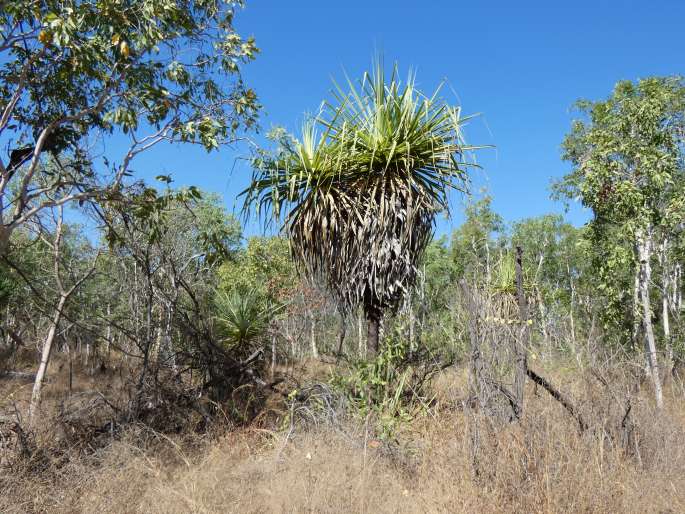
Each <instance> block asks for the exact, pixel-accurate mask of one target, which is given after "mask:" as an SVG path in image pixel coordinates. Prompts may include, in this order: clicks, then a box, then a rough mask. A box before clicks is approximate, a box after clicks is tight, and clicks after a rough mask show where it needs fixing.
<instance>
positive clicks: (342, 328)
mask: <svg viewBox="0 0 685 514" xmlns="http://www.w3.org/2000/svg"><path fill="white" fill-rule="evenodd" d="M345 321H346V318H345V316H344V315H343V314H341V315H340V329H339V332H338V351H337V352H336V356H335V360H336V361H337V360H338V359H339V358H340V356H341V355H342V351H343V344H344V343H345V334H346V333H347V324H346V323H345Z"/></svg>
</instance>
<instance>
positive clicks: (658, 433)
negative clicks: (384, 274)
mask: <svg viewBox="0 0 685 514" xmlns="http://www.w3.org/2000/svg"><path fill="white" fill-rule="evenodd" d="M325 368H326V367H325V366H320V365H317V364H313V363H310V364H309V365H308V369H313V370H315V373H314V374H320V373H322V372H324V371H325ZM553 368H554V367H553ZM555 370H556V371H555ZM546 373H547V374H548V376H552V377H553V378H554V380H555V381H556V383H557V384H559V385H560V387H563V388H564V389H565V390H566V391H568V392H569V394H570V395H571V396H572V397H573V398H574V399H575V400H576V401H577V402H578V403H579V404H580V405H582V406H583V412H584V414H585V415H586V417H588V419H589V420H590V421H591V422H592V425H593V429H592V430H589V431H587V432H586V433H583V434H581V433H579V431H578V429H577V425H576V424H575V423H574V422H573V420H571V419H570V417H569V416H568V414H567V412H566V411H565V410H563V408H561V407H560V406H559V404H558V403H556V402H555V401H554V400H552V399H550V398H549V397H548V395H547V394H546V393H545V392H544V391H541V390H536V388H535V387H533V386H532V385H529V386H528V389H527V408H526V414H525V416H524V418H523V420H522V421H521V422H520V423H499V424H498V423H494V422H492V421H491V420H489V419H488V418H485V417H484V416H482V415H480V414H479V413H477V412H474V411H473V410H470V409H466V410H465V409H464V408H463V400H464V397H465V390H466V378H465V376H466V374H465V372H464V371H463V370H452V371H449V372H446V373H443V374H442V375H441V376H440V377H438V379H437V380H436V381H435V382H434V384H433V386H432V387H433V388H434V393H435V395H436V401H435V404H434V407H433V409H431V412H430V413H429V414H427V415H425V416H421V417H419V418H417V419H415V420H413V421H412V422H410V423H408V424H407V425H406V426H404V427H403V428H402V430H401V431H400V432H399V433H398V434H397V437H396V438H395V439H393V440H391V441H380V440H378V439H376V438H375V436H374V435H373V433H372V431H371V429H370V428H369V424H368V423H365V422H364V420H353V419H347V420H345V421H342V422H340V423H336V424H330V423H328V424H324V423H322V424H320V425H319V426H316V425H312V426H310V428H308V429H306V430H305V429H298V430H294V431H289V430H279V429H278V428H277V427H275V426H264V424H262V425H261V426H258V425H254V426H250V427H242V428H240V429H234V430H230V431H228V432H226V433H224V434H223V435H221V436H219V437H216V436H214V437H210V436H207V435H204V436H198V435H189V434H180V435H177V436H174V437H169V436H164V435H161V434H159V433H156V432H152V431H150V430H149V429H146V428H143V427H141V426H131V427H130V428H129V429H127V432H126V433H125V434H124V435H122V436H121V437H118V438H116V439H113V440H112V442H111V443H110V444H107V445H105V446H104V447H102V448H98V449H97V450H94V451H92V452H83V451H81V453H80V454H79V455H80V456H78V457H74V458H70V459H66V460H64V461H62V462H59V463H55V462H52V463H51V462H49V461H48V462H45V463H43V464H42V465H43V468H42V469H35V468H34V469H32V470H24V471H21V470H19V471H14V472H13V473H12V474H8V473H5V474H4V475H3V474H2V472H0V486H1V487H0V488H1V489H2V491H3V494H2V496H1V497H0V512H3V513H14V512H58V513H59V512H101V513H109V512H111V513H125V512H132V513H133V512H140V513H188V512H193V513H209V512H241V513H242V512H255V513H257V512H298V513H299V512H368V513H381V512H430V513H433V512H540V513H543V512H544V513H547V512H607V513H608V512H612V513H613V512H635V513H638V512H655V513H679V512H685V402H684V401H683V400H684V397H683V393H682V391H683V390H682V387H681V386H680V385H679V384H677V383H671V384H670V386H669V387H667V394H666V408H665V410H664V411H663V412H660V413H657V412H656V411H655V410H654V408H653V407H652V402H651V401H650V397H649V391H646V390H645V391H643V393H641V394H640V395H639V398H638V399H637V400H635V401H634V405H633V407H632V409H631V414H630V418H629V423H630V426H629V427H628V428H629V429H630V430H624V429H623V428H625V427H621V428H620V429H619V428H618V427H619V426H620V423H621V421H622V420H621V419H620V418H621V416H622V414H623V413H624V409H623V407H622V405H620V403H621V398H620V397H618V396H616V397H612V395H607V394H604V393H603V392H602V391H603V389H602V388H600V387H596V384H595V385H591V384H593V383H594V382H592V381H590V380H581V379H578V378H574V374H573V373H569V372H568V370H565V369H563V368H562V367H561V366H558V367H556V368H554V369H552V370H550V369H548V370H547V371H546ZM57 375H58V377H59V374H57ZM575 376H578V375H575ZM87 380H88V381H92V382H86V381H87ZM100 380H101V382H100V384H99V385H100V386H102V385H103V383H104V381H106V380H114V378H112V377H110V378H101V379H100ZM14 382H15V383H14V384H13V385H12V387H13V394H14V397H15V399H16V398H17V397H21V396H22V395H23V394H25V393H23V392H22V391H24V389H22V387H23V386H20V385H19V384H17V383H16V381H14ZM79 382H82V383H83V384H84V385H83V387H84V389H85V388H88V387H95V386H96V385H97V380H96V379H95V378H93V377H89V378H87V379H86V378H81V377H79ZM614 386H615V390H617V391H619V390H622V389H621V387H620V384H614ZM2 387H3V391H4V392H3V395H4V396H3V397H4V398H5V403H4V406H5V407H7V405H8V403H7V393H8V390H9V389H8V388H9V387H10V386H9V385H8V383H4V384H3V385H2ZM48 388H49V389H50V388H52V389H53V391H52V396H50V395H49V394H46V398H49V397H52V398H57V397H59V396H60V394H62V393H60V391H62V392H63V388H64V381H63V380H62V379H59V378H56V379H55V380H54V381H53V383H52V384H50V385H49V386H48ZM45 437H47V435H46V436H45ZM626 437H627V439H625V440H624V439H622V438H626ZM74 451H76V450H74Z"/></svg>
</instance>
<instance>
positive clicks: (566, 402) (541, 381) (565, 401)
mask: <svg viewBox="0 0 685 514" xmlns="http://www.w3.org/2000/svg"><path fill="white" fill-rule="evenodd" d="M527 374H528V376H529V377H530V379H531V380H532V381H533V382H535V383H536V384H538V385H539V386H542V387H543V388H544V389H545V391H547V392H548V393H549V394H550V396H551V397H552V398H554V399H555V400H556V401H558V402H559V403H561V405H563V406H564V408H565V409H566V410H567V411H568V413H569V414H570V415H571V416H573V418H575V420H576V421H577V422H578V428H580V431H581V432H585V431H586V430H587V428H588V425H587V423H586V422H585V420H584V419H583V416H582V414H581V413H580V411H579V410H578V409H577V408H576V406H575V405H574V404H573V402H572V401H571V400H570V399H569V398H568V397H567V396H566V395H565V394H564V393H562V392H561V391H559V390H558V389H557V388H555V387H554V386H553V385H552V384H551V383H550V382H548V381H547V380H546V379H545V378H544V377H541V376H540V375H538V374H537V373H535V372H534V371H533V370H532V369H528V370H527Z"/></svg>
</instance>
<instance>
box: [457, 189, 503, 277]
mask: <svg viewBox="0 0 685 514" xmlns="http://www.w3.org/2000/svg"><path fill="white" fill-rule="evenodd" d="M465 214H466V220H465V221H464V223H463V224H462V225H461V226H460V227H459V228H458V229H456V230H455V231H454V232H453V233H452V248H451V251H452V258H453V260H454V266H455V271H456V274H457V277H458V278H460V279H461V278H469V279H471V280H474V279H475V278H476V276H478V275H482V271H484V269H486V268H488V267H489V264H490V260H491V259H492V256H493V255H494V253H495V252H496V251H498V250H499V249H501V244H500V241H498V239H496V238H495V237H496V236H498V235H502V234H503V233H504V220H503V219H502V217H501V216H500V215H499V214H497V213H496V212H494V211H493V209H492V197H491V196H488V195H486V196H484V197H483V198H481V199H479V200H477V201H475V202H470V203H469V204H468V205H467V206H466V212H465Z"/></svg>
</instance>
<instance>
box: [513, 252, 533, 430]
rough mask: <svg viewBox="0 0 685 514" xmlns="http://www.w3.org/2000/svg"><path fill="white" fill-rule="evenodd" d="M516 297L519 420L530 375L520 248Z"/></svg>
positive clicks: (526, 304) (526, 303)
mask: <svg viewBox="0 0 685 514" xmlns="http://www.w3.org/2000/svg"><path fill="white" fill-rule="evenodd" d="M516 296H517V297H518V304H519V317H520V318H521V337H520V340H519V341H516V342H515V343H514V344H515V348H514V355H515V359H516V370H515V375H514V397H515V399H516V404H517V409H518V412H516V413H515V415H516V417H517V418H520V417H521V416H522V415H523V401H524V397H523V394H524V388H525V385H526V376H527V375H528V351H527V347H528V340H529V337H530V335H529V330H528V302H527V301H526V293H525V291H524V288H523V250H522V249H521V247H520V246H517V247H516Z"/></svg>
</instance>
